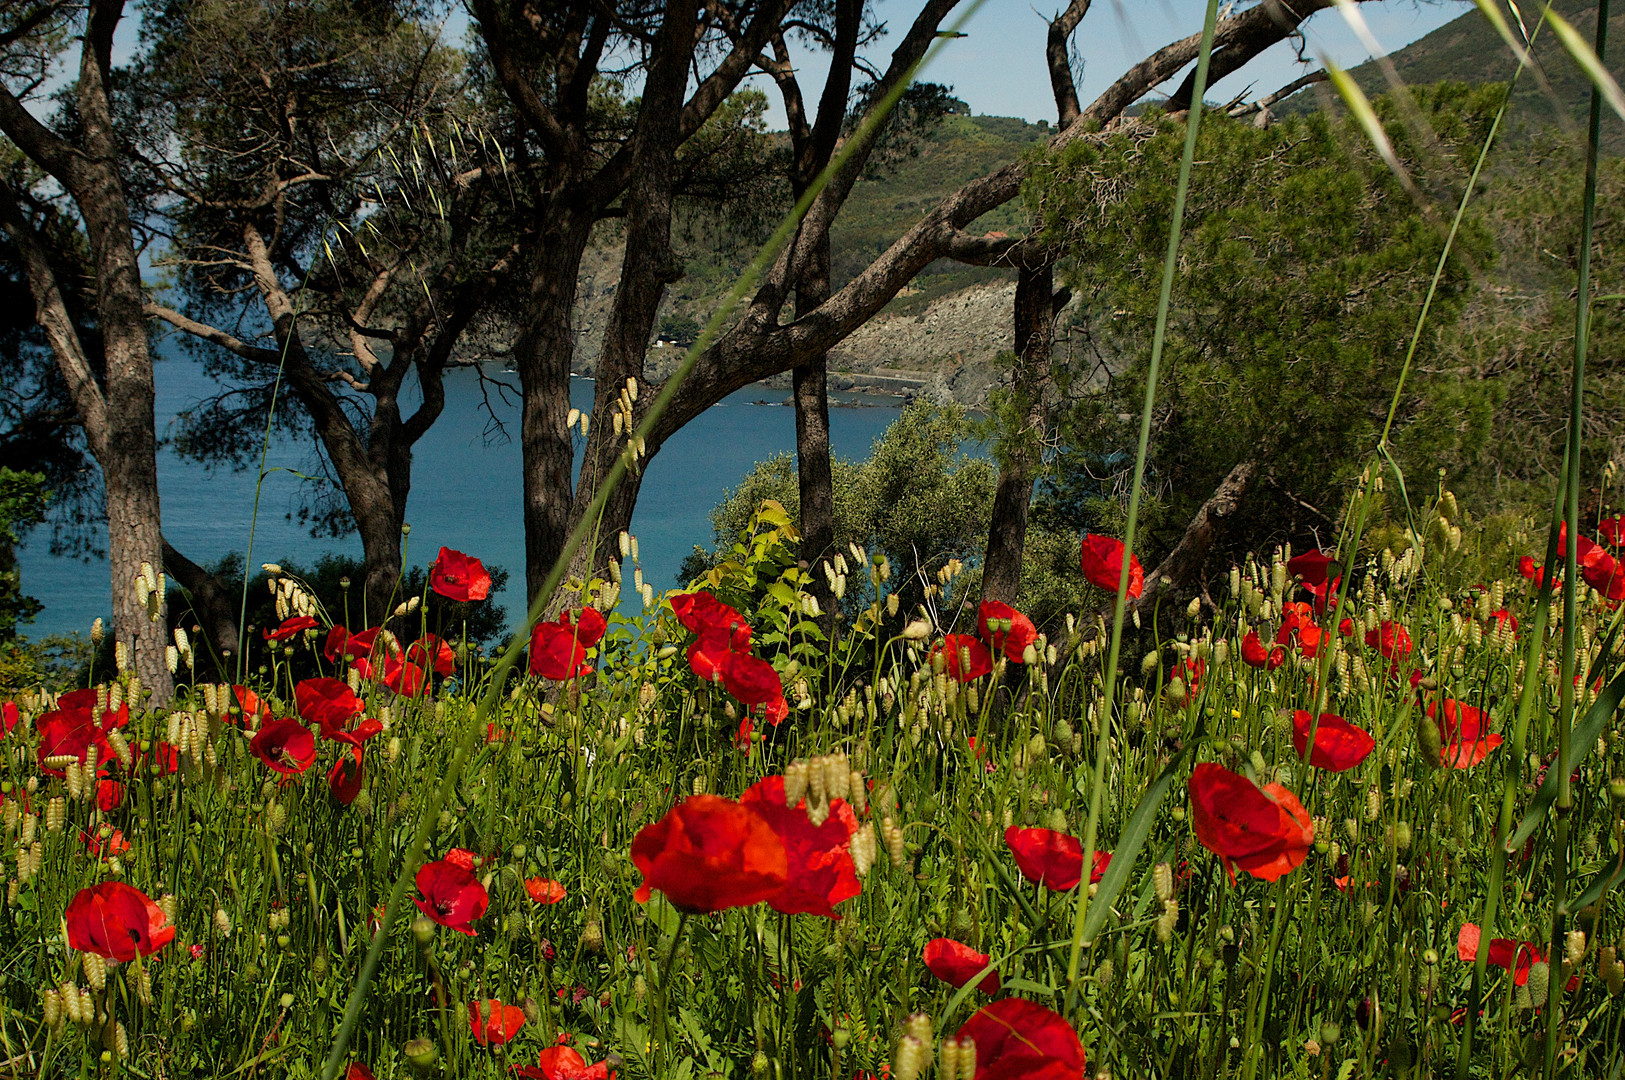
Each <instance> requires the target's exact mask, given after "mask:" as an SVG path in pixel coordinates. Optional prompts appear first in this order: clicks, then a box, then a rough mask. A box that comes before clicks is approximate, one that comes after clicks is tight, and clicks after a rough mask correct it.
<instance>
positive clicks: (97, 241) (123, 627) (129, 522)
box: [73, 2, 174, 706]
mask: <svg viewBox="0 0 1625 1080" xmlns="http://www.w3.org/2000/svg"><path fill="white" fill-rule="evenodd" d="M122 6H123V5H122V4H120V3H116V2H103V3H98V4H93V5H92V8H91V13H90V16H89V23H88V26H87V29H86V31H85V44H84V48H83V53H82V56H81V65H80V72H79V84H78V93H77V95H76V96H77V102H78V107H79V123H80V125H81V130H82V131H83V136H84V146H85V150H86V156H85V159H84V161H83V163H82V164H81V165H80V166H79V169H78V173H79V175H78V181H79V182H78V183H77V184H75V185H74V190H73V196H74V202H75V203H76V204H77V205H78V207H79V212H80V214H81V215H82V216H83V220H84V224H85V235H86V237H87V239H88V240H89V242H90V254H91V264H92V267H93V268H94V271H95V274H96V314H97V318H98V321H99V323H100V326H101V332H102V347H103V356H104V358H105V361H106V370H105V375H104V382H103V386H104V391H103V393H104V395H105V400H106V432H105V439H104V440H103V443H102V445H103V447H104V452H103V453H102V454H101V455H100V462H101V467H102V480H103V483H104V485H105V487H106V492H107V553H108V561H109V563H110V565H111V574H112V590H113V629H114V633H115V634H117V636H118V640H119V641H121V642H123V643H124V644H125V646H126V647H127V648H128V649H129V650H130V663H131V665H132V667H133V668H134V670H135V673H136V674H137V675H138V676H139V677H140V679H141V684H142V685H143V686H144V687H146V689H147V690H148V691H149V692H150V693H151V694H152V704H153V705H155V706H162V705H166V704H168V703H169V699H170V697H171V696H172V695H173V692H174V684H173V681H172V679H171V677H170V673H169V664H168V662H167V659H166V657H165V651H166V647H167V645H168V644H169V628H168V624H167V622H166V620H165V613H164V610H163V600H164V598H163V592H162V591H161V590H160V592H159V594H158V600H157V604H158V610H157V617H156V618H152V617H149V615H148V611H147V606H146V605H145V604H143V603H141V602H140V600H139V598H138V596H137V593H136V588H135V579H136V578H137V577H138V576H140V575H141V573H142V567H143V566H148V567H151V569H152V570H153V571H154V572H156V571H157V570H158V569H159V568H160V567H162V566H163V564H164V552H163V537H162V536H161V535H160V531H159V521H160V518H159V513H158V438H157V425H156V420H155V416H154V402H153V398H154V389H153V376H152V356H151V355H150V353H149V352H148V350H147V320H146V314H145V312H144V311H143V310H142V305H143V302H144V300H145V299H146V298H145V295H144V293H143V291H142V288H141V267H140V264H139V263H138V262H137V259H136V254H135V237H134V234H133V232H132V230H131V227H130V210H129V204H128V202H127V200H126V198H125V194H124V185H123V182H122V181H121V179H120V177H119V174H118V168H117V162H118V160H119V150H120V146H119V139H118V137H117V134H116V132H115V131H114V126H113V116H112V108H111V103H110V101H109V99H108V93H109V90H110V86H111V77H110V75H111V73H110V72H108V71H105V70H102V64H103V62H104V56H103V54H102V53H101V52H100V49H101V48H103V47H105V43H106V42H107V41H110V39H111V35H112V31H113V27H114V26H115V25H116V24H117V22H118V18H119V15H120V13H121V11H122ZM93 43H94V45H93Z"/></svg>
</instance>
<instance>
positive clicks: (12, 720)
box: [0, 701, 22, 735]
mask: <svg viewBox="0 0 1625 1080" xmlns="http://www.w3.org/2000/svg"><path fill="white" fill-rule="evenodd" d="M21 719H22V713H20V712H19V711H18V710H17V703H16V702H15V701H8V702H6V703H5V704H4V705H0V725H3V726H4V727H5V731H3V732H0V735H10V734H11V729H12V728H14V727H16V726H17V721H19V720H21Z"/></svg>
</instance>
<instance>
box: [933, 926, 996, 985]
mask: <svg viewBox="0 0 1625 1080" xmlns="http://www.w3.org/2000/svg"><path fill="white" fill-rule="evenodd" d="M922 959H924V960H925V966H926V969H927V970H928V971H930V972H931V974H933V975H935V976H936V977H937V978H939V979H941V980H942V981H943V982H945V983H947V984H948V985H949V986H952V987H956V988H957V987H961V986H964V985H965V984H966V983H968V982H970V981H971V980H972V979H974V978H975V977H976V975H977V973H978V972H980V971H981V970H982V969H983V968H985V967H987V961H988V957H987V954H986V953H979V952H977V951H976V950H975V949H973V948H971V947H970V946H969V945H964V944H961V943H960V942H957V941H955V940H953V939H952V938H945V937H939V938H932V939H931V940H930V941H928V942H926V944H925V954H924V956H923V957H922ZM976 989H978V990H980V991H981V992H982V993H984V994H997V993H998V992H999V973H998V971H996V970H995V971H990V972H988V973H987V975H985V976H983V978H982V981H981V982H979V983H977V984H976Z"/></svg>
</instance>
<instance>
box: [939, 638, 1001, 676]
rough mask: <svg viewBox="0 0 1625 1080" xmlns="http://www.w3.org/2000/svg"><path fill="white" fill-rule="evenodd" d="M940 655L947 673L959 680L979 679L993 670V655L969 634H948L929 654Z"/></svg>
mask: <svg viewBox="0 0 1625 1080" xmlns="http://www.w3.org/2000/svg"><path fill="white" fill-rule="evenodd" d="M939 654H940V655H941V656H942V658H943V663H944V664H945V665H946V670H947V672H948V674H949V675H952V676H953V677H954V678H955V679H958V680H959V681H960V682H970V681H971V680H972V679H980V678H981V677H982V676H983V675H986V674H987V673H988V672H990V671H992V670H993V656H992V654H990V653H989V652H988V651H987V646H986V645H983V644H982V643H981V642H980V641H978V640H976V639H975V638H973V637H971V636H970V635H969V634H949V635H947V636H946V637H944V638H943V639H942V644H941V645H938V646H937V647H936V648H935V649H934V650H932V653H931V655H932V656H937V655H939Z"/></svg>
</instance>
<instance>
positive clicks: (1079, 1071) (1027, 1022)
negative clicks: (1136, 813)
mask: <svg viewBox="0 0 1625 1080" xmlns="http://www.w3.org/2000/svg"><path fill="white" fill-rule="evenodd" d="M959 1039H960V1040H961V1041H963V1040H965V1039H969V1040H970V1041H971V1042H972V1043H973V1044H974V1045H975V1047H976V1077H975V1080H1083V1068H1084V1065H1085V1064H1086V1062H1085V1061H1084V1055H1083V1043H1082V1042H1080V1041H1079V1040H1078V1033H1077V1032H1075V1031H1073V1030H1072V1026H1071V1025H1070V1024H1068V1023H1067V1022H1066V1021H1065V1020H1064V1019H1062V1018H1061V1017H1060V1016H1057V1015H1056V1014H1055V1013H1053V1012H1051V1011H1050V1010H1048V1009H1046V1008H1044V1006H1042V1005H1039V1004H1036V1003H1035V1002H1031V1001H1023V1000H1022V999H1021V998H1005V999H1003V1000H1002V1001H992V1002H989V1003H988V1004H986V1005H983V1006H982V1007H981V1008H980V1009H978V1010H977V1011H976V1015H974V1016H972V1017H971V1018H970V1019H969V1020H967V1021H965V1026H964V1027H961V1028H960V1029H959Z"/></svg>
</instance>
